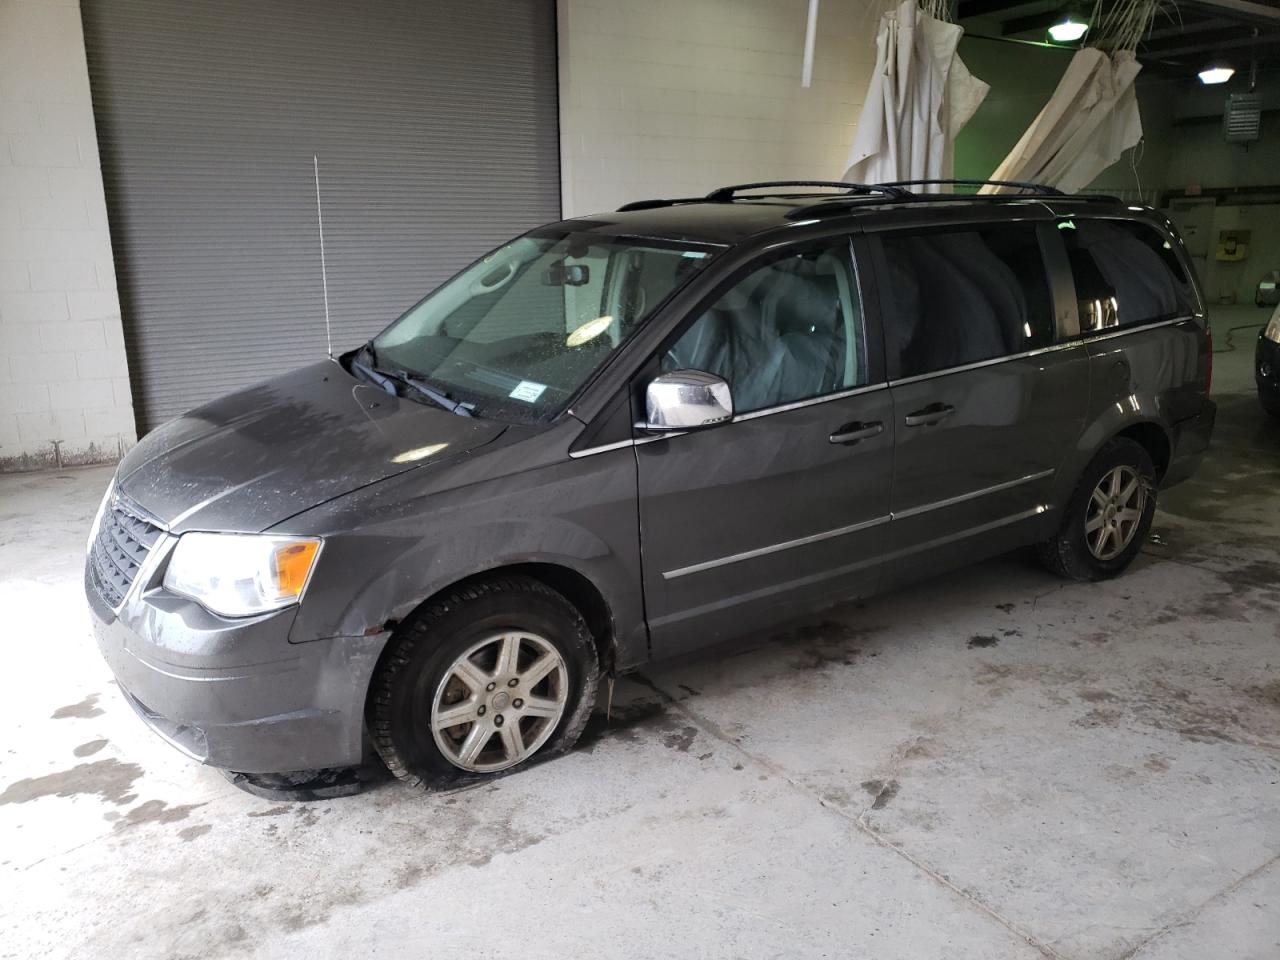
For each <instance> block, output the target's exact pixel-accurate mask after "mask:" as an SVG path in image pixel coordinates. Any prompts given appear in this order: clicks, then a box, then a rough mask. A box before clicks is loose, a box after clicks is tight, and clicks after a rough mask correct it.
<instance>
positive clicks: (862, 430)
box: [827, 420, 884, 445]
mask: <svg viewBox="0 0 1280 960" xmlns="http://www.w3.org/2000/svg"><path fill="white" fill-rule="evenodd" d="M882 433H884V424H883V423H881V422H880V421H879V420H877V421H876V422H875V423H858V422H854V423H846V424H845V425H844V426H843V427H841V428H840V429H839V430H837V431H836V432H835V433H833V434H832V435H831V436H830V437H828V438H827V439H828V440H830V441H831V442H832V443H847V444H850V445H852V444H855V443H857V442H858V441H859V440H870V439H871V438H872V437H878V436H880V434H882Z"/></svg>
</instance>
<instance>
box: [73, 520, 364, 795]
mask: <svg viewBox="0 0 1280 960" xmlns="http://www.w3.org/2000/svg"><path fill="white" fill-rule="evenodd" d="M170 545H171V544H164V543H162V544H159V545H157V548H156V549H157V550H164V549H166V547H168V546H170ZM162 565H163V564H162V563H159V562H158V563H156V564H154V565H152V570H158V569H159V568H160V567H161V566H162ZM158 577H159V574H158V573H154V574H153V575H152V576H151V577H150V578H146V577H143V578H142V581H143V582H139V583H137V584H135V585H134V586H133V588H132V589H131V591H130V593H129V595H128V596H127V597H126V598H125V601H124V603H123V604H122V606H121V607H120V610H119V612H118V613H117V612H116V611H114V610H112V609H111V608H110V607H109V606H108V605H107V604H106V603H105V602H104V601H103V599H102V598H101V597H100V596H99V595H98V592H97V590H96V589H95V587H94V585H93V583H92V581H91V578H90V576H89V574H88V570H87V569H86V574H85V593H86V595H87V596H88V599H89V606H90V609H91V611H92V617H91V619H92V621H93V629H94V633H95V635H96V637H97V641H98V647H99V649H100V650H101V652H102V656H103V658H104V659H105V660H106V661H107V665H108V666H109V667H110V668H111V672H112V673H113V674H114V675H115V678H116V682H117V683H118V684H119V686H120V689H121V690H122V691H123V693H124V695H125V697H126V699H127V700H128V702H129V704H130V705H131V706H132V707H133V708H134V710H135V711H137V713H138V715H139V716H140V717H141V718H142V719H143V721H145V722H146V723H147V725H148V726H150V727H151V729H152V730H154V731H155V732H156V733H158V734H159V735H160V736H161V737H163V738H164V739H165V740H167V741H168V742H169V743H170V744H172V745H173V746H175V747H176V748H178V749H179V750H181V751H182V752H183V753H185V754H187V755H188V756H190V757H193V758H194V759H196V760H199V761H201V762H202V763H207V764H210V765H211V766H215V767H221V768H224V769H228V770H235V771H237V772H242V773H283V772H291V771H297V770H315V769H322V768H328V767H342V766H351V765H355V764H358V763H360V762H361V759H362V754H363V730H364V704H365V695H366V692H367V690H368V686H369V680H370V677H371V676H372V674H373V669H374V666H375V665H376V663H377V659H378V655H379V654H380V653H381V651H382V647H383V645H384V644H385V643H386V640H387V635H386V634H378V635H376V636H369V637H330V638H327V639H322V640H312V641H308V642H306V643H290V642H289V628H290V626H291V625H292V624H293V619H294V616H295V613H296V609H297V608H294V607H291V608H288V609H286V610H282V611H278V612H275V613H272V614H268V615H266V616H262V617H255V618H250V619H244V620H228V619H224V618H222V617H218V616H215V615H213V614H211V613H209V612H208V611H206V610H205V609H204V608H203V607H201V606H199V604H196V603H194V602H192V601H189V600H186V599H184V598H181V597H177V596H174V595H173V594H170V593H168V592H167V591H165V590H164V589H163V588H162V587H161V586H159V584H158Z"/></svg>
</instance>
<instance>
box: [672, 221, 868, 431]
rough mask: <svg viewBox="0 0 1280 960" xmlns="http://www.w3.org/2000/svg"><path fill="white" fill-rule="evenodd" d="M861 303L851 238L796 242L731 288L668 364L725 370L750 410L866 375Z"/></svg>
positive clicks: (851, 383) (834, 388)
mask: <svg viewBox="0 0 1280 960" xmlns="http://www.w3.org/2000/svg"><path fill="white" fill-rule="evenodd" d="M865 343H866V341H865V338H864V330H863V322H862V304H861V298H860V297H859V295H858V285H857V280H856V276H855V273H854V270H853V268H852V261H851V259H850V255H849V245H848V242H847V241H843V240H842V241H839V242H833V243H831V244H829V245H825V246H822V247H817V248H812V247H811V248H807V249H804V250H799V251H797V250H794V249H793V250H791V251H788V252H787V253H786V254H785V255H783V256H781V257H774V258H772V259H771V260H769V261H768V262H767V263H764V264H763V265H760V266H757V267H755V268H754V269H752V270H751V271H750V272H749V273H747V274H746V275H745V276H743V277H741V278H740V279H739V280H737V281H736V282H735V283H734V284H733V285H732V286H731V287H729V289H728V290H726V291H724V292H723V293H722V294H721V295H720V296H719V297H718V298H717V299H716V301H715V302H714V303H713V304H712V305H711V306H710V307H709V308H708V309H707V310H706V311H705V312H704V313H703V314H702V315H701V316H700V317H698V319H697V320H695V321H694V322H693V324H692V325H691V326H690V327H689V328H688V329H686V330H685V331H684V333H683V334H682V335H681V336H680V337H679V339H677V340H676V342H675V343H674V344H673V345H672V346H671V348H670V349H669V350H667V352H666V353H665V354H664V355H663V358H662V370H663V372H669V371H672V370H686V369H694V370H704V371H706V372H707V373H714V374H716V375H717V376H720V377H723V378H724V379H725V380H726V381H727V382H728V383H729V387H730V389H731V390H732V392H733V404H734V411H735V412H737V413H750V412H751V411H753V410H763V409H767V408H769V407H776V406H781V405H783V404H787V403H795V402H796V401H799V400H808V399H812V398H814V397H821V396H824V395H826V394H829V393H836V392H838V391H841V390H847V389H850V388H852V387H857V386H861V385H863V384H864V383H866V347H865Z"/></svg>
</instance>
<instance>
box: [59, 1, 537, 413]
mask: <svg viewBox="0 0 1280 960" xmlns="http://www.w3.org/2000/svg"><path fill="white" fill-rule="evenodd" d="M82 10H83V16H84V27H85V42H86V46H87V49H88V54H89V73H90V80H91V83H92V87H93V99H94V110H95V113H96V115H97V123H98V139H99V145H100V149H101V153H102V169H103V177H104V180H105V183H106V193H107V205H108V212H109V215H110V221H111V237H112V242H113V244H114V248H115V258H116V270H117V275H118V278H119V285H120V299H121V305H122V308H123V312H124V323H125V338H126V345H127V349H128V356H129V368H130V376H131V378H132V381H133V393H134V409H135V410H136V411H137V416H138V427H139V431H140V432H145V431H146V430H149V429H151V428H153V427H155V426H156V425H157V424H159V423H161V422H162V421H164V420H167V419H169V418H170V417H173V416H176V415H178V414H180V413H182V412H183V411H185V410H187V409H189V408H190V407H192V406H194V405H196V404H198V403H201V402H204V401H206V400H209V399H211V398H213V397H216V396H218V395H219V394H221V393H225V392H226V391H228V390H230V389H233V388H236V387H240V386H244V385H246V384H249V383H253V382H256V381H258V380H262V379H264V378H268V377H271V376H272V375H274V374H276V373H278V372H281V371H283V370H287V369H290V368H293V367H296V366H299V365H301V364H303V363H307V362H310V361H313V360H318V359H321V358H322V357H323V356H324V355H325V351H326V347H325V328H324V298H323V294H322V289H321V282H320V247H319V240H318V234H317V224H316V189H315V183H314V180H313V178H312V155H313V154H315V155H318V156H319V158H320V191H321V196H322V198H323V210H324V239H325V252H326V259H327V263H328V275H329V309H330V314H331V316H332V320H333V343H334V349H335V351H342V350H347V349H350V348H351V347H354V346H356V345H358V344H359V343H361V342H363V341H364V340H365V339H367V338H368V337H369V336H371V335H372V334H373V333H375V332H377V331H378V330H379V329H381V328H382V327H383V326H384V325H385V324H386V323H388V322H389V321H390V320H392V319H394V318H395V317H396V316H397V315H399V314H400V313H401V312H402V311H403V310H404V309H405V308H407V307H408V306H409V305H410V304H412V303H413V302H414V301H415V300H417V299H418V298H419V297H420V296H422V294H423V293H425V292H426V291H428V290H430V289H431V288H433V287H434V286H436V285H437V284H439V283H440V282H441V281H442V280H444V279H446V278H447V277H448V276H450V275H451V274H452V273H454V272H455V271H456V270H458V269H459V268H461V267H462V266H464V265H466V264H467V263H468V262H470V261H471V260H473V259H475V257H477V256H478V255H479V254H481V253H483V252H484V251H485V250H486V249H488V248H490V247H492V246H495V245H497V244H498V243H501V242H502V241H503V240H505V239H507V238H508V237H510V236H511V235H512V234H514V233H517V232H519V231H521V230H525V229H527V228H529V227H531V226H534V225H536V224H539V223H542V222H545V221H548V220H555V219H557V218H558V216H559V210H560V181H559V142H558V116H557V102H556V98H557V89H556V27H555V5H554V2H553V0H519V2H512V0H467V2H465V3H459V2H444V0H373V2H366V3H352V2H350V0H272V2H270V3H263V2H261V0H219V2H218V3H186V2H182V0H84V2H83V3H82Z"/></svg>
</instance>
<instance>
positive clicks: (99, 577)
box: [89, 491, 165, 611]
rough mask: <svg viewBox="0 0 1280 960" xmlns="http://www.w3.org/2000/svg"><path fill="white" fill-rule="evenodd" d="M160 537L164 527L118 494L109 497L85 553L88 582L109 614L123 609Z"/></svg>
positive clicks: (162, 534)
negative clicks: (95, 532) (96, 532)
mask: <svg viewBox="0 0 1280 960" xmlns="http://www.w3.org/2000/svg"><path fill="white" fill-rule="evenodd" d="M164 533H165V529H164V525H163V524H161V523H160V522H159V521H158V520H156V519H155V518H154V517H153V516H151V514H149V513H148V512H147V511H145V510H143V509H142V508H141V507H139V506H138V505H137V504H136V503H134V502H133V501H132V500H129V499H128V498H127V497H124V496H122V495H121V494H120V493H119V492H118V491H116V492H113V493H112V494H111V500H110V502H109V503H108V505H107V509H106V510H104V511H103V514H102V521H101V523H100V524H99V526H98V535H97V537H95V538H94V541H93V546H92V548H90V550H89V579H90V581H91V582H92V583H93V587H94V589H95V590H96V591H97V593H98V596H99V597H101V598H102V601H103V603H105V604H107V606H109V607H110V608H111V609H112V610H115V611H119V610H120V608H121V607H122V606H124V602H125V599H126V598H127V597H128V596H129V591H130V590H131V589H132V588H133V585H134V583H136V582H137V580H138V575H139V573H140V572H141V571H142V569H143V566H144V565H145V564H146V561H147V558H148V557H149V556H150V555H151V552H152V550H153V549H154V548H155V547H156V545H157V544H158V543H159V542H160V538H161V537H163V536H164Z"/></svg>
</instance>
